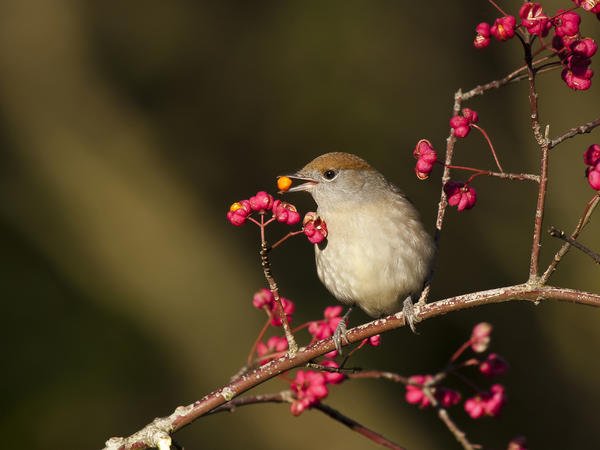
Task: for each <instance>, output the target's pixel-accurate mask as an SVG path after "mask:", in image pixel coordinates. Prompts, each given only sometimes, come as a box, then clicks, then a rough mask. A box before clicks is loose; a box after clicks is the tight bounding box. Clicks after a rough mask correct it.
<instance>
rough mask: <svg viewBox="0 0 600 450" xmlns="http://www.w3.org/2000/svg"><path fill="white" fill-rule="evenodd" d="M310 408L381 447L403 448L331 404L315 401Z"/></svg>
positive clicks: (397, 449) (401, 449)
mask: <svg viewBox="0 0 600 450" xmlns="http://www.w3.org/2000/svg"><path fill="white" fill-rule="evenodd" d="M312 408H313V409H317V410H319V411H321V412H322V413H324V414H326V415H328V416H329V417H331V418H332V419H335V420H337V421H338V422H340V423H342V424H344V425H346V426H347V427H348V428H350V429H351V430H352V431H356V432H357V433H359V434H362V435H363V436H365V437H366V438H367V439H370V440H372V441H373V442H375V443H377V444H379V445H381V446H382V447H386V448H391V449H393V450H405V448H404V447H400V446H399V445H398V444H396V443H394V442H392V441H390V440H389V439H387V438H386V437H384V436H383V435H381V434H379V433H377V432H375V431H373V430H371V429H370V428H367V427H365V426H364V425H361V424H360V423H358V422H357V421H355V420H353V419H351V418H350V417H348V416H345V415H344V414H342V413H341V412H339V411H337V410H335V409H333V408H332V407H331V406H327V405H325V404H324V403H317V404H316V405H313V406H312Z"/></svg>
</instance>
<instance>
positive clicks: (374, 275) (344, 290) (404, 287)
mask: <svg viewBox="0 0 600 450" xmlns="http://www.w3.org/2000/svg"><path fill="white" fill-rule="evenodd" d="M287 177H289V178H291V179H292V180H298V181H299V182H302V183H301V184H295V183H294V184H295V185H294V186H292V187H291V188H289V189H288V191H287V192H300V191H305V192H308V193H309V194H311V195H312V197H313V199H314V201H315V203H316V204H317V211H316V213H317V215H318V216H319V217H320V218H321V219H322V220H323V221H324V222H325V224H326V226H327V238H326V240H324V241H323V242H321V243H319V244H315V262H316V268H317V275H318V277H319V279H320V280H321V282H322V283H323V284H324V285H325V287H326V288H327V290H328V291H329V292H330V293H331V294H332V295H333V296H334V297H335V298H336V299H337V300H338V301H339V302H341V303H343V304H346V305H348V306H349V307H350V308H349V309H348V311H347V312H346V314H345V315H344V317H343V320H341V321H340V325H339V327H338V328H339V329H336V333H335V340H336V348H337V349H338V351H340V352H341V339H342V338H345V340H346V342H348V339H347V337H346V336H345V334H346V328H345V327H346V319H347V317H348V315H349V314H350V311H352V307H354V306H358V307H360V308H361V309H362V310H363V311H364V312H365V313H366V314H368V315H369V316H371V317H374V318H379V317H383V316H386V315H389V314H392V313H395V312H398V311H400V310H404V311H405V313H406V315H410V314H413V315H414V312H413V310H412V305H413V303H412V299H414V298H417V297H418V295H419V294H420V293H421V292H422V290H423V287H424V284H425V281H426V280H427V278H428V277H429V275H430V273H431V268H432V264H433V259H434V255H435V253H436V246H435V244H434V240H433V239H432V237H431V235H430V234H429V233H428V232H427V231H426V230H425V227H424V225H423V223H422V221H421V219H420V216H419V213H418V211H417V210H416V208H415V207H414V205H413V204H412V203H411V201H410V200H409V199H408V198H407V197H406V195H405V194H404V193H403V192H402V191H401V190H400V189H399V188H397V187H396V186H395V185H394V184H392V183H391V182H389V181H388V180H387V179H386V178H385V177H384V175H383V174H381V173H380V172H379V171H377V170H376V169H375V168H374V167H372V166H371V165H370V164H369V163H368V162H366V161H365V160H364V159H362V158H361V157H359V156H357V155H354V154H351V153H344V152H331V153H325V154H323V155H320V156H318V157H316V158H315V159H313V160H312V161H310V162H309V163H308V164H306V165H305V166H304V167H303V168H302V169H300V170H299V171H297V172H296V173H293V174H290V175H287ZM405 317H406V316H405ZM412 319H413V317H408V318H407V321H408V322H409V324H410V325H411V328H414V327H413V324H412ZM413 331H414V329H413Z"/></svg>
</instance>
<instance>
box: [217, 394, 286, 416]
mask: <svg viewBox="0 0 600 450" xmlns="http://www.w3.org/2000/svg"><path fill="white" fill-rule="evenodd" d="M293 401H294V396H293V394H292V391H289V390H286V391H281V392H277V393H274V394H257V395H246V396H244V397H237V398H234V399H233V400H231V401H229V402H227V403H224V404H222V405H221V406H219V407H218V408H215V409H213V410H212V411H209V412H208V413H207V414H206V415H207V416H208V415H211V414H217V413H220V412H233V411H235V410H236V409H237V408H238V407H239V406H246V405H255V404H257V403H292V402H293Z"/></svg>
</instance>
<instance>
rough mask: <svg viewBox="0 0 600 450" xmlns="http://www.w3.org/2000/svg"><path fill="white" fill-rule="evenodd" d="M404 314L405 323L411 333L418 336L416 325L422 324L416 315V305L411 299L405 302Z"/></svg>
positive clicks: (407, 298)
mask: <svg viewBox="0 0 600 450" xmlns="http://www.w3.org/2000/svg"><path fill="white" fill-rule="evenodd" d="M417 306H418V305H417ZM402 314H403V315H404V321H405V322H406V323H407V324H408V326H409V327H410V329H411V331H412V332H413V333H415V334H418V333H417V329H416V328H415V324H416V323H418V322H420V319H419V318H418V317H417V314H416V313H415V305H413V302H412V299H411V298H410V297H406V299H405V300H404V304H403V305H402Z"/></svg>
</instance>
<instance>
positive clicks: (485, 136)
mask: <svg viewBox="0 0 600 450" xmlns="http://www.w3.org/2000/svg"><path fill="white" fill-rule="evenodd" d="M471 126H472V127H473V128H475V129H476V130H478V131H479V132H480V133H481V134H482V135H483V137H484V138H485V140H486V142H487V144H488V146H489V147H490V151H491V152H492V156H493V157H494V161H496V166H497V167H498V170H500V172H501V173H504V169H503V168H502V166H501V165H500V160H499V159H498V155H497V154H496V150H495V149H494V144H492V140H491V139H490V137H489V136H488V134H487V132H486V131H485V130H484V129H483V128H481V127H480V126H479V125H476V124H474V123H472V124H471Z"/></svg>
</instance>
